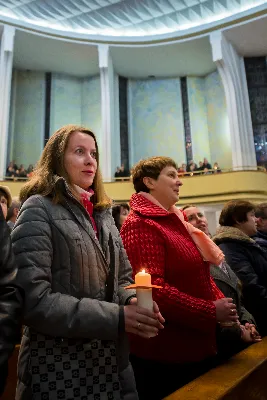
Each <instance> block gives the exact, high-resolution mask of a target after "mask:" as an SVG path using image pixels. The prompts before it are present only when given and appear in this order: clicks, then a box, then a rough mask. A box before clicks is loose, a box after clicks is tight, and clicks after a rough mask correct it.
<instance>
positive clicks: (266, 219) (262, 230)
mask: <svg viewBox="0 0 267 400" xmlns="http://www.w3.org/2000/svg"><path fill="white" fill-rule="evenodd" d="M255 215H256V217H257V233H256V235H255V236H253V239H254V240H255V242H256V243H258V244H259V245H260V246H261V247H262V248H263V249H264V250H266V251H267V203H261V204H257V206H256V209H255Z"/></svg>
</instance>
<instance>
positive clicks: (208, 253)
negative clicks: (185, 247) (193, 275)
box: [139, 192, 224, 266]
mask: <svg viewBox="0 0 267 400" xmlns="http://www.w3.org/2000/svg"><path fill="white" fill-rule="evenodd" d="M139 194H141V195H142V196H144V197H145V198H146V199H148V200H149V201H151V203H154V204H156V205H157V206H158V207H161V208H163V209H164V210H165V208H164V207H163V206H162V205H161V204H160V203H159V202H158V201H157V200H156V199H155V197H153V196H152V195H151V194H149V193H145V192H140V193H139ZM166 211H167V210H166ZM169 212H170V213H175V214H176V215H177V217H178V218H179V219H180V221H181V222H182V224H183V225H184V226H185V228H186V229H187V231H188V233H189V234H190V236H191V238H192V240H193V242H194V243H195V245H196V246H197V248H198V250H199V252H200V254H201V255H202V257H203V260H204V261H209V262H211V263H212V264H215V265H217V266H219V265H220V263H221V262H222V261H223V260H224V254H223V252H222V251H221V249H220V248H219V247H218V246H217V245H216V244H215V243H214V242H213V241H212V240H211V239H210V238H209V237H208V236H207V235H206V234H205V233H204V232H202V231H201V230H199V229H197V228H195V227H194V226H193V225H191V224H190V223H189V222H187V221H186V220H185V218H184V214H183V213H182V211H180V210H179V209H178V208H177V207H175V206H172V207H171V208H170V209H169Z"/></svg>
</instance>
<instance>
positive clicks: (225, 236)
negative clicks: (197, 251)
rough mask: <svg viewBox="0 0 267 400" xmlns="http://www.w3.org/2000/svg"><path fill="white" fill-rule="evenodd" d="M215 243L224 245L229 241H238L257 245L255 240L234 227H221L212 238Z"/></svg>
mask: <svg viewBox="0 0 267 400" xmlns="http://www.w3.org/2000/svg"><path fill="white" fill-rule="evenodd" d="M212 239H213V241H214V242H215V243H217V244H218V243H222V242H224V241H227V240H237V241H239V242H244V243H249V244H255V243H256V242H255V240H253V239H251V238H250V237H249V236H248V235H246V234H245V233H244V232H242V231H241V230H240V229H238V228H234V227H232V226H220V227H219V228H218V230H217V232H216V235H215V236H214V237H213V238H212Z"/></svg>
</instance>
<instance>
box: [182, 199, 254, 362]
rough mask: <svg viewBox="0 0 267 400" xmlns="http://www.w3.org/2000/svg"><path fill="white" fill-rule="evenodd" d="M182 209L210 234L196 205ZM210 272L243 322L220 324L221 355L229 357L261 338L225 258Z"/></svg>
mask: <svg viewBox="0 0 267 400" xmlns="http://www.w3.org/2000/svg"><path fill="white" fill-rule="evenodd" d="M182 210H183V212H184V214H185V216H186V218H187V220H188V222H189V223H190V224H192V225H193V226H194V227H195V228H198V229H200V230H201V231H202V232H204V233H205V234H206V235H208V236H209V226H208V221H207V219H206V217H205V216H204V214H203V213H202V212H201V211H200V210H199V209H198V208H197V207H196V206H194V205H186V206H184V207H183V208H182ZM210 274H211V276H212V277H213V279H214V281H215V283H216V285H217V286H218V288H219V289H220V290H221V292H222V293H223V294H224V295H225V297H230V298H232V299H233V301H234V303H235V305H236V309H237V314H238V317H239V322H240V324H241V325H239V324H234V325H233V326H231V327H230V326H229V327H223V325H221V326H220V330H219V331H218V333H219V334H218V341H217V344H218V350H219V356H220V357H224V358H227V357H229V356H232V355H233V354H234V353H237V352H238V351H240V350H242V349H243V348H244V347H245V346H246V345H245V344H249V343H250V344H251V343H255V342H257V341H259V340H261V339H260V336H259V334H258V332H257V330H256V326H255V320H254V318H253V316H252V315H251V314H250V313H249V312H248V311H247V310H246V309H245V307H244V306H243V304H242V292H241V285H240V282H239V280H238V278H237V276H236V275H235V273H234V272H233V271H232V270H231V268H230V267H229V265H228V264H227V263H226V262H225V260H223V261H222V262H221V264H220V265H218V266H216V265H214V264H211V265H210Z"/></svg>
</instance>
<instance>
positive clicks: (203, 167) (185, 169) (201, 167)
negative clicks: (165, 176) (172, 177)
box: [178, 158, 222, 177]
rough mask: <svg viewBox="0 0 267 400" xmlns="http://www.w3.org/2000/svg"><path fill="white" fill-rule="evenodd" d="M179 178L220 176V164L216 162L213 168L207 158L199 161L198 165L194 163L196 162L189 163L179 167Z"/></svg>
mask: <svg viewBox="0 0 267 400" xmlns="http://www.w3.org/2000/svg"><path fill="white" fill-rule="evenodd" d="M178 172H179V176H181V177H182V176H193V175H196V174H198V175H210V174H218V173H220V172H222V170H221V168H220V167H219V164H218V163H217V162H215V163H214V164H213V166H211V164H210V162H209V161H208V160H207V158H204V159H203V161H199V163H198V165H197V164H196V163H195V162H194V160H191V161H189V163H188V164H182V165H181V166H180V167H178Z"/></svg>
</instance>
